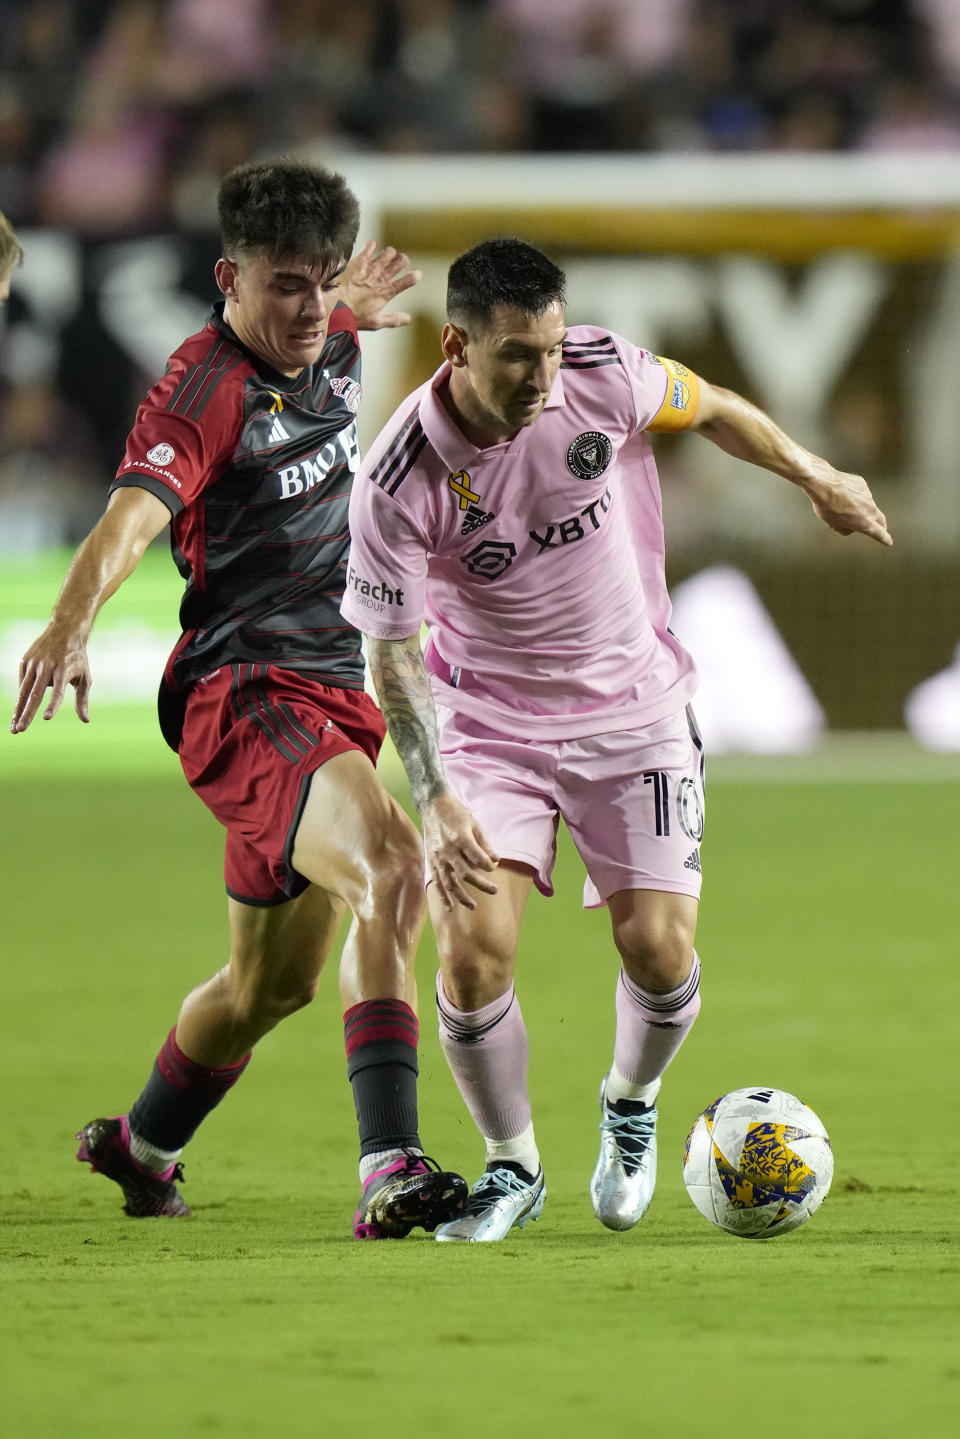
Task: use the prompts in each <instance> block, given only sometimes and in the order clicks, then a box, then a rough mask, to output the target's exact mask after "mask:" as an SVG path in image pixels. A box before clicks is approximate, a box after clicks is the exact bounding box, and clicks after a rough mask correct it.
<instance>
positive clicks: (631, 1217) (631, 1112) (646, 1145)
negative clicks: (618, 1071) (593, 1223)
mask: <svg viewBox="0 0 960 1439" xmlns="http://www.w3.org/2000/svg"><path fill="white" fill-rule="evenodd" d="M606 1088H607V1081H606V1079H605V1078H604V1080H603V1082H602V1084H601V1085H600V1110H601V1113H602V1115H603V1118H602V1119H601V1121H600V1132H601V1136H602V1137H601V1140H600V1157H599V1158H598V1160H597V1167H596V1169H595V1170H594V1171H593V1178H592V1179H591V1181H590V1199H591V1201H592V1203H593V1212H594V1214H595V1215H596V1216H597V1218H598V1219H599V1220H600V1223H601V1224H605V1225H606V1227H607V1228H608V1229H632V1228H633V1226H634V1225H635V1224H636V1223H637V1222H638V1220H640V1219H642V1218H643V1216H644V1215H645V1214H646V1212H647V1210H648V1208H649V1207H650V1201H651V1199H652V1198H653V1191H654V1188H655V1186H656V1183H657V1110H656V1106H655V1105H649V1106H648V1105H645V1104H640V1103H638V1102H636V1101H634V1100H629V1099H621V1100H618V1101H617V1102H616V1103H615V1104H608V1103H607V1100H606Z"/></svg>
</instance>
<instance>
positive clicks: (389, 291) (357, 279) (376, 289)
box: [337, 240, 422, 330]
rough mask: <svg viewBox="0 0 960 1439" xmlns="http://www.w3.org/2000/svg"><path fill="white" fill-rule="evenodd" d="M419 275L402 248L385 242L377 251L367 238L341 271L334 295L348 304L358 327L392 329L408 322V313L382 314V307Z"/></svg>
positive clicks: (407, 287)
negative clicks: (384, 245)
mask: <svg viewBox="0 0 960 1439" xmlns="http://www.w3.org/2000/svg"><path fill="white" fill-rule="evenodd" d="M421 274H422V272H421V271H420V270H411V268H410V259H409V256H407V255H404V254H403V252H402V251H400V250H395V249H394V248H393V246H392V245H387V247H386V249H384V250H381V251H380V253H379V254H377V245H376V241H375V240H368V241H367V243H366V244H365V245H364V246H363V247H362V248H361V249H359V250H358V251H357V253H356V254H355V255H354V257H353V259H352V260H351V261H350V263H349V264H348V265H347V267H346V269H345V270H344V271H343V273H342V274H341V276H340V286H339V294H338V296H337V298H338V299H340V300H343V302H344V304H347V305H349V306H350V308H351V310H352V311H353V314H354V318H355V319H356V322H357V329H358V330H395V329H396V328H397V326H398V325H409V323H410V316H409V315H408V314H407V313H406V312H405V311H404V310H393V311H391V312H390V314H388V315H385V314H384V313H383V312H384V309H385V307H386V306H387V305H389V304H390V301H391V300H395V299H396V297H397V296H398V295H401V294H402V293H403V291H404V290H409V289H410V287H411V285H415V284H416V283H417V281H418V280H419V279H420V278H421Z"/></svg>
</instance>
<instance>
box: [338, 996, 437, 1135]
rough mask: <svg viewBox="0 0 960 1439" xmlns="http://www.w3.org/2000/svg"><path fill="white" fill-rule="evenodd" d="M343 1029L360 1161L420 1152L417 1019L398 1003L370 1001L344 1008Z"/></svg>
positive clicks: (411, 1011) (405, 1006)
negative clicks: (396, 1151) (394, 1153)
mask: <svg viewBox="0 0 960 1439" xmlns="http://www.w3.org/2000/svg"><path fill="white" fill-rule="evenodd" d="M343 1025H344V1038H345V1041H346V1048H347V1075H348V1076H349V1079H350V1084H351V1086H352V1088H353V1103H354V1106H355V1108H356V1111H357V1124H358V1126H359V1130H360V1154H361V1157H362V1156H363V1155H365V1154H375V1153H377V1152H378V1151H380V1150H381V1149H420V1148H421V1145H420V1135H419V1133H418V1121H417V1075H418V1073H419V1068H418V1065H417V1041H418V1040H419V1038H420V1027H419V1025H418V1023H417V1016H416V1015H415V1014H414V1012H413V1010H412V1009H411V1008H410V1006H409V1005H408V1004H404V1002H403V1001H402V1000H399V999H371V1000H366V1001H364V1002H363V1003H362V1004H355V1005H353V1007H352V1008H351V1009H348V1010H347V1012H346V1014H345V1015H344V1016H343Z"/></svg>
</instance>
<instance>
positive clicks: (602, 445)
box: [567, 430, 613, 480]
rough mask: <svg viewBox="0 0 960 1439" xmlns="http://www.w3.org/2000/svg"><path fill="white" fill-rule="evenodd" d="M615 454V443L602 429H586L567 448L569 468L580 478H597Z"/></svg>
mask: <svg viewBox="0 0 960 1439" xmlns="http://www.w3.org/2000/svg"><path fill="white" fill-rule="evenodd" d="M612 456H613V445H612V444H611V443H610V441H609V439H608V438H607V436H606V435H604V434H602V433H601V431H600V430H584V432H583V434H582V435H578V436H577V438H576V439H575V440H574V442H573V444H572V445H571V446H570V448H569V449H568V450H567V469H568V470H571V471H572V473H573V474H575V475H576V477H577V479H578V480H595V479H596V478H597V476H598V475H602V474H603V472H604V470H605V469H606V468H607V466H608V465H609V463H610V460H611V458H612Z"/></svg>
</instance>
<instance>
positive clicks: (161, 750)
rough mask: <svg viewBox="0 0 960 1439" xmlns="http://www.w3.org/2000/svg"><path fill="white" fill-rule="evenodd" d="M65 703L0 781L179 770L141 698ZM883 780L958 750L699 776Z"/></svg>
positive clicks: (882, 741) (814, 757) (833, 755)
mask: <svg viewBox="0 0 960 1439" xmlns="http://www.w3.org/2000/svg"><path fill="white" fill-rule="evenodd" d="M70 704H71V701H70V699H69V698H68V700H67V703H66V704H65V706H64V708H63V709H62V710H61V712H60V714H58V715H57V716H56V717H55V718H54V719H53V720H52V721H50V722H49V723H46V722H44V721H43V720H36V721H34V725H33V727H32V728H31V729H30V730H28V731H27V733H26V734H23V735H8V736H7V737H6V740H5V742H3V743H0V781H2V782H3V783H4V784H8V783H15V782H16V781H18V780H22V781H25V782H27V781H31V782H32V781H33V780H34V779H38V778H44V777H46V778H49V779H54V778H68V777H70V776H73V777H75V778H77V779H82V778H84V777H93V776H101V775H102V776H108V775H114V776H116V777H117V778H125V777H132V776H137V777H138V778H141V779H144V778H162V777H163V776H165V775H179V773H180V766H179V764H178V762H177V758H176V755H174V754H173V753H172V751H171V750H169V749H168V748H167V746H166V745H165V744H164V742H163V739H162V737H161V735H160V731H159V729H158V727H157V721H156V715H155V712H154V709H153V707H152V706H146V705H142V704H125V705H105V706H104V707H103V708H102V709H101V710H98V709H97V707H96V697H95V695H94V699H93V708H92V711H91V713H92V719H91V722H90V724H89V725H83V724H81V723H80V722H79V720H77V718H76V716H75V715H74V714H73V713H72V712H71V711H70V709H69V708H68V706H69V705H70ZM379 769H380V773H381V776H382V778H383V782H384V784H385V785H386V786H387V788H388V789H389V790H391V792H392V793H394V794H398V795H402V794H404V793H406V791H407V786H406V778H405V776H404V773H403V767H402V765H401V763H400V759H399V756H398V755H397V752H396V750H395V749H394V747H393V745H392V743H391V742H390V740H389V739H388V740H387V741H386V743H385V744H384V747H383V751H382V753H381V756H380V764H379ZM875 780H883V781H885V782H893V783H912V782H915V781H917V780H945V781H948V782H949V781H957V780H960V753H957V754H940V753H937V752H935V751H933V750H928V749H924V748H923V747H922V746H921V745H919V744H918V743H917V742H916V740H914V739H913V738H912V737H911V736H910V734H909V733H908V732H907V731H906V730H838V731H835V732H833V733H830V734H827V735H825V736H824V738H823V740H822V741H821V743H820V744H819V745H818V746H817V747H816V748H815V749H812V750H809V751H807V752H805V753H802V754H791V755H767V754H713V753H711V751H710V749H709V745H708V747H707V783H708V785H710V786H712V785H714V784H726V783H734V784H743V783H750V784H755V783H765V782H766V783H772V784H822V783H825V782H837V783H848V784H849V783H857V782H861V781H875Z"/></svg>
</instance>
